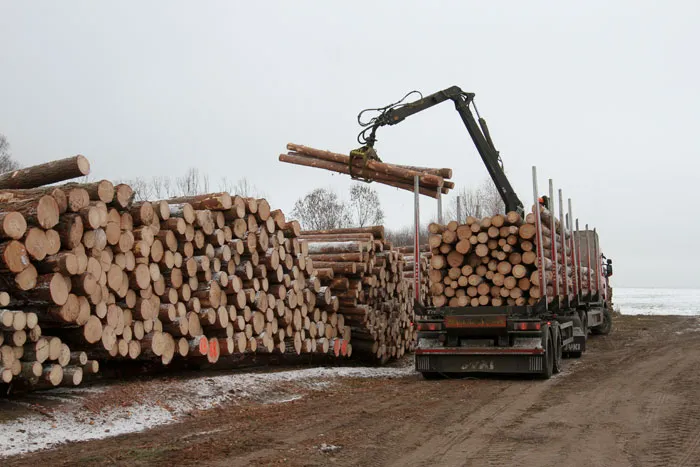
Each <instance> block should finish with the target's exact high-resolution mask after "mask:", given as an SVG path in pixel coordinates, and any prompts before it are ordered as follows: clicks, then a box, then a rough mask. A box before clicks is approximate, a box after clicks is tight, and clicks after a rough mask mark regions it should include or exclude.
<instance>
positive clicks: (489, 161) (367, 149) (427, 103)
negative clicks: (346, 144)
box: [350, 86, 523, 214]
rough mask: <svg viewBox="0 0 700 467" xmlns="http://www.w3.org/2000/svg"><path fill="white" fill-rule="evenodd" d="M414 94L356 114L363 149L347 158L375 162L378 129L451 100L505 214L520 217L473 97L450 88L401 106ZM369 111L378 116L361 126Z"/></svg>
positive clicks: (520, 209)
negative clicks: (517, 214) (361, 128)
mask: <svg viewBox="0 0 700 467" xmlns="http://www.w3.org/2000/svg"><path fill="white" fill-rule="evenodd" d="M414 93H417V94H419V95H420V93H418V91H412V92H410V93H408V94H406V96H404V97H403V98H402V99H401V100H400V101H398V102H395V103H393V104H389V105H387V106H385V107H381V108H377V109H365V110H363V111H362V112H360V114H359V115H358V116H357V121H358V123H359V124H360V125H361V126H362V127H363V130H362V131H361V132H360V134H359V135H358V137H357V140H358V142H359V143H360V144H362V145H363V146H362V147H360V148H358V149H355V150H354V151H352V152H351V153H350V156H351V158H362V159H364V160H365V161H366V160H368V159H375V160H379V157H378V155H377V152H376V150H375V149H374V145H375V143H376V142H377V137H376V134H377V130H378V129H379V128H380V127H382V126H385V125H396V124H397V123H400V122H402V121H403V120H405V119H406V118H407V117H410V116H411V115H413V114H416V113H418V112H421V111H423V110H426V109H429V108H431V107H433V106H435V105H438V104H440V103H442V102H445V101H449V100H451V101H452V102H454V104H455V109H456V110H457V113H459V116H460V117H461V118H462V122H464V126H466V127H467V131H468V132H469V136H471V138H472V141H474V145H475V146H476V149H477V151H479V155H480V156H481V159H482V160H483V161H484V165H486V169H487V170H488V172H489V175H490V176H491V179H492V180H493V183H494V185H495V186H496V188H497V189H498V192H499V194H500V195H501V199H503V203H504V204H505V208H506V211H517V212H519V213H521V214H522V213H523V203H522V202H521V201H520V198H518V195H516V194H515V191H514V190H513V187H512V186H511V184H510V182H509V181H508V177H506V174H505V172H504V171H503V162H502V160H501V156H500V154H499V153H498V151H497V150H496V147H495V146H494V144H493V140H492V139H491V134H490V133H489V129H488V126H487V125H486V121H485V120H484V119H483V118H481V116H480V115H479V111H478V110H477V108H476V104H474V94H473V93H470V92H464V91H462V90H461V89H460V88H459V87H457V86H452V87H449V88H447V89H444V90H442V91H438V92H436V93H434V94H431V95H429V96H425V97H422V95H421V98H420V99H418V100H415V101H413V102H405V100H406V98H408V97H409V96H410V95H411V94H414ZM472 106H473V107H474V110H475V112H476V114H477V118H478V123H477V119H475V118H474V115H473V114H472V111H471V107H472ZM371 111H375V112H379V115H377V116H375V117H373V118H372V119H370V120H369V121H366V122H363V121H362V116H363V114H365V113H366V112H371Z"/></svg>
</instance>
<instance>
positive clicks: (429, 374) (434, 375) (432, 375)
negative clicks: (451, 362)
mask: <svg viewBox="0 0 700 467" xmlns="http://www.w3.org/2000/svg"><path fill="white" fill-rule="evenodd" d="M421 375H422V376H423V379H427V380H428V381H431V380H435V379H441V378H442V375H441V374H440V373H438V372H437V371H423V372H421Z"/></svg>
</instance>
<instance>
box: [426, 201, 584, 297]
mask: <svg viewBox="0 0 700 467" xmlns="http://www.w3.org/2000/svg"><path fill="white" fill-rule="evenodd" d="M533 212H534V208H533ZM540 213H541V218H542V243H543V247H544V248H543V253H544V269H545V277H546V282H547V297H548V300H551V299H552V296H553V294H554V289H553V286H552V278H553V277H554V274H553V266H552V265H553V263H552V260H551V258H552V248H551V247H552V241H553V239H552V232H551V229H550V228H548V227H547V226H549V225H551V224H550V222H551V220H552V217H551V214H550V212H549V211H548V210H547V209H545V208H544V207H542V206H540ZM555 225H556V230H557V235H556V238H555V240H554V241H556V242H557V245H560V242H561V239H560V238H559V232H560V229H561V223H560V222H559V220H558V219H555ZM429 231H430V234H431V235H430V237H429V246H430V248H431V252H432V253H433V255H432V257H431V259H430V269H429V272H428V275H429V279H430V295H431V298H432V304H433V306H437V307H441V306H480V305H481V306H483V305H493V306H502V305H519V306H520V305H534V304H535V303H537V302H538V301H539V300H540V298H541V297H542V293H541V291H540V287H539V283H540V281H539V277H540V276H539V271H538V267H537V264H538V259H537V229H536V226H535V215H534V214H533V213H529V214H528V215H527V216H526V218H525V219H524V220H523V219H522V217H521V216H520V215H519V214H518V213H516V212H509V213H507V214H505V215H502V214H498V215H495V216H492V217H484V218H482V219H476V218H474V217H471V216H470V217H468V218H467V220H466V223H465V224H459V223H457V222H455V221H452V222H450V223H449V224H447V225H439V224H431V225H430V226H429ZM565 235H566V238H567V244H568V245H570V244H571V242H570V241H569V239H570V238H571V236H570V233H569V232H568V231H567V232H566V233H565ZM557 257H558V258H561V257H562V256H561V251H558V253H557ZM559 264H560V267H559V291H560V295H564V294H565V293H566V292H567V291H566V287H565V283H566V282H567V281H565V280H564V277H565V275H566V276H567V277H568V278H569V280H568V284H569V288H568V293H569V294H570V293H571V292H572V287H573V286H572V280H571V275H572V268H571V259H570V255H567V258H566V265H567V267H566V268H564V267H563V266H562V262H561V261H560V262H559ZM586 287H587V284H586ZM584 292H585V290H584Z"/></svg>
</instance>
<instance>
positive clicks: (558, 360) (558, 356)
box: [553, 332, 563, 374]
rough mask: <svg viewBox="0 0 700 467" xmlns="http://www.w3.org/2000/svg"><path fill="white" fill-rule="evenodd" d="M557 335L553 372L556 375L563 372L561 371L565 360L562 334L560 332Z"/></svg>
mask: <svg viewBox="0 0 700 467" xmlns="http://www.w3.org/2000/svg"><path fill="white" fill-rule="evenodd" d="M556 335H557V338H556V339H555V344H554V368H553V372H554V373H555V374H557V373H560V372H561V370H562V358H563V352H562V345H561V334H560V333H559V332H557V333H556Z"/></svg>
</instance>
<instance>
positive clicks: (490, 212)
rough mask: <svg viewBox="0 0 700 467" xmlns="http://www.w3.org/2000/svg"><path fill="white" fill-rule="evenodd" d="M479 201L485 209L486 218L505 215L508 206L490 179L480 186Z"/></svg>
mask: <svg viewBox="0 0 700 467" xmlns="http://www.w3.org/2000/svg"><path fill="white" fill-rule="evenodd" d="M478 192H479V199H480V200H481V205H482V206H483V209H484V214H482V215H484V216H495V215H496V214H505V213H506V206H505V204H504V203H503V199H501V194H500V193H499V192H498V189H497V188H496V185H494V183H493V181H492V180H491V179H490V178H487V179H486V180H484V181H483V182H482V183H481V185H480V186H479V191H478Z"/></svg>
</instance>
